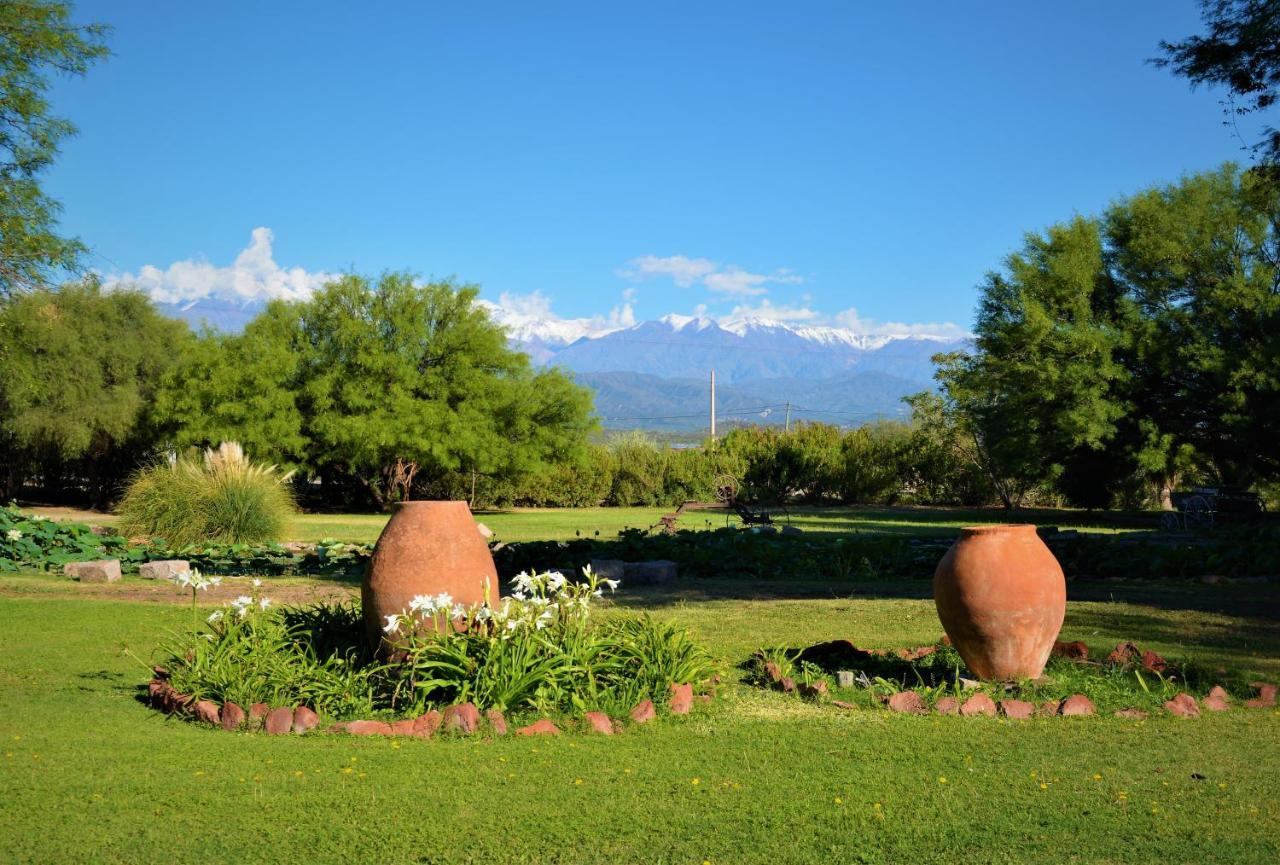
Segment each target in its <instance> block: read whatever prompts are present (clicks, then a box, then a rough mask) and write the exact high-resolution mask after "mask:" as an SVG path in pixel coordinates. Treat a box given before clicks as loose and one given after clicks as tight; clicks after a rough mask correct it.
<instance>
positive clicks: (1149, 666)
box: [1142, 649, 1169, 673]
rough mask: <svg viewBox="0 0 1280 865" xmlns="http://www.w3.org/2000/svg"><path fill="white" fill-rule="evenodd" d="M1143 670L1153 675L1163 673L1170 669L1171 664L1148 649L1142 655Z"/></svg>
mask: <svg viewBox="0 0 1280 865" xmlns="http://www.w3.org/2000/svg"><path fill="white" fill-rule="evenodd" d="M1142 669H1144V670H1147V671H1149V672H1152V673H1163V672H1164V671H1165V670H1167V669H1169V662H1168V661H1166V660H1165V659H1164V658H1162V657H1160V656H1159V655H1157V654H1156V653H1155V652H1153V651H1151V650H1150V649H1148V650H1147V651H1145V652H1143V653H1142Z"/></svg>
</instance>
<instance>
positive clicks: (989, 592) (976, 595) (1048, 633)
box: [933, 525, 1067, 681]
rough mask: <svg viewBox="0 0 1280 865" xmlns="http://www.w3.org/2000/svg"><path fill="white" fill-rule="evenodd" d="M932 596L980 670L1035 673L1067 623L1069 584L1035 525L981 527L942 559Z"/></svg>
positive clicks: (995, 676) (984, 674) (1000, 676)
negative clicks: (1065, 617) (1065, 620)
mask: <svg viewBox="0 0 1280 865" xmlns="http://www.w3.org/2000/svg"><path fill="white" fill-rule="evenodd" d="M933 600H934V604H935V605H936V606H937V608H938V618H939V619H940V620H941V621H942V627H943V629H944V630H945V631H946V632H947V636H948V637H950V638H951V642H952V643H953V644H954V645H955V647H956V651H958V652H959V653H960V657H961V658H963V659H964V662H965V664H966V665H968V667H969V669H970V670H971V671H972V672H973V673H974V674H975V675H977V676H978V677H979V678H981V679H988V680H999V681H1010V680H1015V679H1034V678H1037V677H1039V676H1040V674H1041V673H1042V672H1043V671H1044V665H1045V662H1046V661H1048V660H1049V653H1050V652H1051V651H1052V650H1053V642H1054V640H1056V639H1057V638H1058V632H1059V631H1060V630H1061V629H1062V619H1063V616H1064V615H1065V614H1066V610H1067V583H1066V580H1065V579H1064V577H1063V575H1062V567H1061V566H1060V565H1059V564H1058V560H1057V559H1056V558H1054V555H1053V553H1052V552H1050V551H1049V548H1048V547H1047V546H1045V544H1044V541H1042V540H1040V536H1039V535H1037V534H1036V527H1035V526H1031V525H994V526H974V527H971V528H966V529H961V531H960V539H959V540H957V541H956V542H955V543H954V544H952V546H951V549H949V550H947V553H946V555H944V556H943V557H942V561H941V562H939V563H938V568H937V570H936V571H935V572H934V575H933Z"/></svg>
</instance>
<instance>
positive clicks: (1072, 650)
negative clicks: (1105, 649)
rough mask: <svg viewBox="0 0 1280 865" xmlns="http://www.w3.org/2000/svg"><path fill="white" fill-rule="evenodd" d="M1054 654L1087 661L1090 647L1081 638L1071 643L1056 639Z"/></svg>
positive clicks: (1073, 659)
mask: <svg viewBox="0 0 1280 865" xmlns="http://www.w3.org/2000/svg"><path fill="white" fill-rule="evenodd" d="M1052 654H1054V655H1057V656H1058V657H1059V658H1066V659H1068V660H1071V661H1087V660H1089V647H1088V646H1086V645H1085V644H1084V643H1082V642H1080V641H1079V640H1073V641H1072V642H1070V643H1064V642H1062V641H1061V640H1055V641H1054V643H1053V652H1052Z"/></svg>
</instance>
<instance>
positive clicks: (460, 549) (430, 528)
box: [360, 501, 499, 654]
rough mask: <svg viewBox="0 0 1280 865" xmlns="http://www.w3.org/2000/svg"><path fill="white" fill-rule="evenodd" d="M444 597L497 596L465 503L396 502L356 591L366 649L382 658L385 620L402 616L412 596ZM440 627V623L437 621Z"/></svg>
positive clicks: (386, 645) (460, 600)
mask: <svg viewBox="0 0 1280 865" xmlns="http://www.w3.org/2000/svg"><path fill="white" fill-rule="evenodd" d="M441 593H445V594H448V595H449V596H450V597H451V598H452V599H453V603H455V604H462V605H464V606H470V605H472V604H479V603H481V602H483V601H485V600H488V599H490V598H496V597H497V596H498V594H499V584H498V572H497V569H496V568H494V565H493V556H492V555H491V554H490V553H489V546H488V544H486V543H485V541H484V538H483V537H481V535H480V531H479V529H478V528H477V527H476V522H475V518H474V517H472V515H471V509H470V508H468V507H467V503H466V502H431V501H422V502H400V503H398V504H395V505H393V506H392V511H391V519H390V520H388V522H387V525H386V526H385V527H384V528H383V530H382V534H381V535H379V536H378V543H377V545H376V546H375V547H374V548H373V557H372V558H371V559H370V560H369V567H368V570H367V571H366V572H365V577H364V581H363V583H362V584H361V586H360V597H361V601H362V604H363V610H364V626H365V632H366V634H367V635H368V639H369V644H370V646H372V647H374V648H375V649H378V650H379V651H380V653H382V654H386V653H387V652H388V651H389V650H390V648H391V647H392V643H390V642H387V641H384V639H383V638H384V632H383V626H384V625H386V622H387V619H386V617H387V616H391V615H397V614H401V613H405V612H407V611H408V609H409V603H410V601H412V600H413V598H414V596H415V595H433V596H435V595H440V594H441ZM437 621H439V622H444V621H446V620H444V619H438V620H437Z"/></svg>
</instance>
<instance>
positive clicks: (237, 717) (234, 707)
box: [219, 703, 245, 732]
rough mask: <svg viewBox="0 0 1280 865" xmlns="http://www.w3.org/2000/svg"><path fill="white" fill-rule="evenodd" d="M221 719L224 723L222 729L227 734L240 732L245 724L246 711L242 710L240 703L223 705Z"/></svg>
mask: <svg viewBox="0 0 1280 865" xmlns="http://www.w3.org/2000/svg"><path fill="white" fill-rule="evenodd" d="M219 719H220V721H221V723H222V729H224V730H226V731H227V732H231V731H232V730H238V729H240V727H241V726H243V725H244V722H245V714H244V709H241V708H240V705H239V704H238V703H223V704H222V713H221V715H220V716H219Z"/></svg>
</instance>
